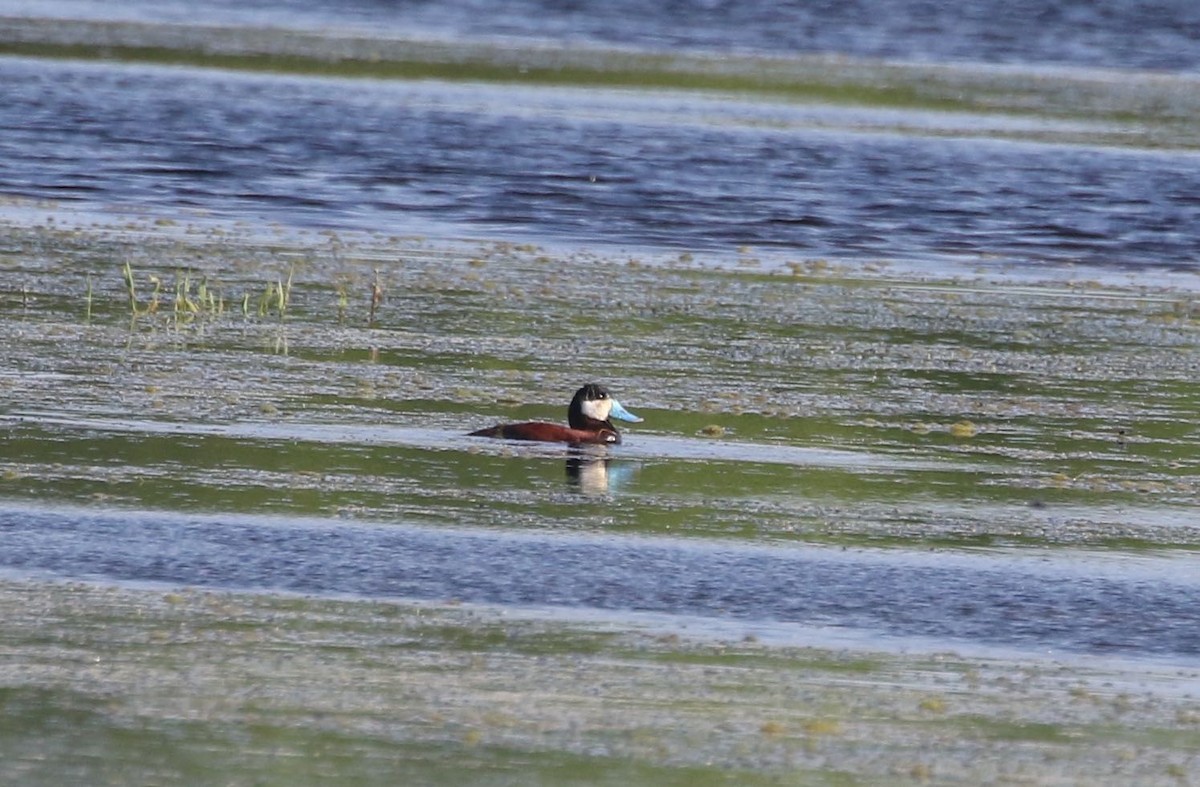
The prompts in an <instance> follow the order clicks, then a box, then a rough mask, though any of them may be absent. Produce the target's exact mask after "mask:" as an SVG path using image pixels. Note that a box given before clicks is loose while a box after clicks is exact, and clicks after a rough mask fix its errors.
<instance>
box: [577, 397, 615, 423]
mask: <svg viewBox="0 0 1200 787" xmlns="http://www.w3.org/2000/svg"><path fill="white" fill-rule="evenodd" d="M579 409H580V410H582V411H583V414H584V415H586V416H587V417H588V418H594V419H596V420H597V421H607V420H608V413H609V411H610V410H612V403H611V402H610V401H609V400H608V399H589V400H587V401H585V402H584V403H583V406H582V407H580V408H579Z"/></svg>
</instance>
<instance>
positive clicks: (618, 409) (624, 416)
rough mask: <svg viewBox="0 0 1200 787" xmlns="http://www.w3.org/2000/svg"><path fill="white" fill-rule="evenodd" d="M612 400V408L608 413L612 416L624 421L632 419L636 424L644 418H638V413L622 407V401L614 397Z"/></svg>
mask: <svg viewBox="0 0 1200 787" xmlns="http://www.w3.org/2000/svg"><path fill="white" fill-rule="evenodd" d="M610 401H612V410H610V411H609V413H608V414H609V416H610V417H611V418H619V419H621V420H622V421H630V422H632V423H635V424H636V423H637V422H638V421H641V420H642V419H641V418H638V417H637V416H636V415H634V414H633V413H631V412H629V411H628V410H626V409H625V408H624V407H622V406H621V403H620V402H618V401H617V400H616V399H612V400H610Z"/></svg>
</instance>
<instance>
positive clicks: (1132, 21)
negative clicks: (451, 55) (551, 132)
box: [0, 0, 1200, 71]
mask: <svg viewBox="0 0 1200 787" xmlns="http://www.w3.org/2000/svg"><path fill="white" fill-rule="evenodd" d="M24 14H30V15H38V16H42V15H44V16H47V17H66V18H96V19H114V18H116V19H127V20H137V21H147V20H149V21H166V22H175V23H186V24H197V23H198V24H230V25H235V26H236V25H281V26H288V27H302V28H315V29H356V30H367V31H371V32H379V31H384V32H388V33H391V34H396V35H406V36H411V35H414V34H415V35H418V36H438V37H443V38H449V39H455V38H498V37H503V38H511V39H518V40H527V41H530V40H531V41H539V40H541V41H544V40H552V41H564V40H566V41H572V42H578V43H587V44H597V43H599V44H615V45H620V46H634V47H642V48H649V49H678V48H699V49H706V50H717V51H728V50H740V51H752V52H759V53H764V52H765V53H785V54H795V53H802V52H839V53H843V54H848V55H856V56H862V57H880V58H895V59H903V60H914V59H915V60H929V61H964V62H985V63H1020V64H1028V63H1041V64H1060V65H1077V66H1103V67H1116V68H1147V69H1167V70H1183V71H1196V70H1197V69H1200V10H1197V8H1196V6H1195V4H1194V3H1191V2H1188V0H1170V1H1169V2H1159V3H1152V4H1151V3H1142V2H1135V1H1134V0H1102V1H1101V2H1087V0H1072V1H1070V2H1051V1H1050V0H1021V1H1020V2H1012V0H972V2H963V3H931V2H923V0H901V1H900V2H892V1H890V0H875V1H874V2H872V1H871V0H855V2H837V1H836V0H828V1H826V2H805V1H804V0H793V1H792V2H786V3H776V2H766V1H765V0H757V1H756V2H733V0H678V1H676V2H666V3H655V4H653V5H646V4H644V3H638V2H633V1H632V0H607V1H606V2H597V1H596V0H583V1H582V2H576V3H557V2H546V1H545V0H521V1H520V2H515V3H506V4H504V6H503V7H502V8H501V7H498V6H496V5H495V4H493V3H488V2H486V1H485V0H474V1H472V0H457V1H456V2H438V3H432V2H416V3H406V2H396V1H395V0H392V1H391V2H383V1H381V0H355V1H354V2H340V3H335V4H328V3H320V2H314V0H275V1H274V2H265V3H263V2H260V3H254V4H253V6H247V4H245V3H236V2H228V1H227V0H206V2H203V3H183V2H172V1H171V0H167V1H166V2H141V1H138V0H135V2H128V3H122V4H121V6H120V8H113V7H112V6H111V4H106V3H99V2H88V0H43V1H42V2H38V3H36V4H33V3H29V2H23V1H20V0H6V2H3V3H0V15H24Z"/></svg>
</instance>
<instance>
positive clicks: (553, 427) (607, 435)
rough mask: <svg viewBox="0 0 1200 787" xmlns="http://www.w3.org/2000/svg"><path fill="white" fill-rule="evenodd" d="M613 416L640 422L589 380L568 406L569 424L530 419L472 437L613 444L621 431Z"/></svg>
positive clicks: (475, 434) (491, 428) (490, 428)
mask: <svg viewBox="0 0 1200 787" xmlns="http://www.w3.org/2000/svg"><path fill="white" fill-rule="evenodd" d="M612 418H619V419H620V420H622V421H631V422H633V423H637V422H638V421H641V420H642V419H641V418H638V417H637V416H636V415H634V414H633V413H631V412H629V411H628V410H626V409H625V408H624V407H622V406H621V403H620V402H618V401H617V400H616V399H614V398H612V397H611V396H609V395H608V391H606V390H604V387H603V386H600V385H597V384H596V383H588V384H587V385H585V386H583V387H582V388H580V389H579V390H578V391H576V392H575V397H574V398H573V399H572V400H571V406H570V407H569V408H568V409H567V423H568V424H569V426H560V425H559V424H548V423H545V422H544V421H527V422H525V423H521V424H497V425H496V426H490V427H488V428H487V429H480V430H479V431H476V432H471V436H472V437H502V438H504V439H506V440H537V441H540V442H546V443H571V444H572V445H578V444H581V443H600V444H607V445H612V444H614V443H619V442H621V433H620V432H618V431H617V428H616V427H615V426H613V425H612V421H611V420H610V419H612Z"/></svg>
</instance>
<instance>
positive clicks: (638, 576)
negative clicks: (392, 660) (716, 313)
mask: <svg viewBox="0 0 1200 787" xmlns="http://www.w3.org/2000/svg"><path fill="white" fill-rule="evenodd" d="M0 534H3V537H4V541H5V544H7V545H8V549H9V550H10V557H9V558H8V559H7V560H6V561H5V565H6V567H7V568H9V569H15V570H17V571H21V572H37V573H49V574H52V575H58V576H64V575H65V576H76V577H96V578H103V579H106V580H114V579H115V580H124V581H128V582H156V583H168V584H170V583H176V584H185V585H189V586H197V587H216V588H221V587H235V588H249V589H255V590H260V591H274V592H290V593H307V594H317V595H323V596H361V597H366V598H405V599H414V600H423V601H434V602H440V601H445V600H448V599H457V600H460V601H467V602H475V603H480V604H493V605H494V604H500V605H507V606H512V607H514V608H516V609H520V608H522V607H554V608H560V609H562V608H581V609H592V610H623V611H632V612H658V613H669V614H671V615H677V616H685V617H687V616H694V617H696V618H697V619H700V620H703V619H705V618H714V617H715V618H716V619H718V620H722V621H729V620H731V619H732V620H734V621H741V622H742V623H743V625H745V626H746V627H747V629H746V630H747V631H753V630H754V626H755V625H756V624H767V625H770V624H772V623H780V622H786V623H787V624H790V625H791V626H792V627H793V628H794V629H795V632H796V633H795V634H793V637H794V641H797V642H800V641H803V642H806V643H811V642H812V641H813V639H814V637H813V635H812V634H811V631H812V630H813V629H819V628H821V627H833V628H836V629H845V630H847V631H852V632H853V631H864V630H869V631H873V632H875V633H876V636H877V637H878V636H882V637H883V638H884V640H883V641H885V642H886V640H887V639H889V638H894V639H895V640H897V641H899V642H907V641H909V640H918V639H925V640H932V641H940V642H946V641H951V642H972V643H978V644H980V645H992V646H993V647H997V648H1001V647H1002V648H1009V649H1026V650H1032V651H1040V652H1042V653H1059V654H1060V655H1065V654H1068V653H1070V652H1072V651H1074V652H1076V653H1093V654H1096V653H1100V654H1119V655H1127V656H1128V655H1140V656H1143V657H1144V656H1158V655H1168V656H1171V657H1172V658H1175V659H1178V658H1180V657H1187V658H1194V657H1196V656H1200V626H1198V625H1197V624H1198V623H1200V615H1198V613H1197V612H1196V610H1197V608H1198V605H1197V602H1198V601H1200V583H1198V580H1197V577H1196V575H1195V573H1194V572H1192V571H1191V570H1190V566H1187V565H1183V564H1180V563H1179V562H1178V561H1175V560H1169V559H1168V560H1155V561H1151V562H1150V563H1146V561H1141V564H1140V565H1135V566H1132V567H1129V568H1125V569H1118V570H1114V566H1113V565H1111V564H1110V565H1107V566H1106V565H1104V564H1103V563H1099V562H1095V561H1089V560H1088V559H1087V558H1086V557H1082V556H1077V555H1070V554H1067V555H1058V556H1055V557H1053V558H1051V559H1049V560H1046V559H1044V558H1041V559H1033V560H1030V559H1029V558H1022V557H1018V556H1013V555H1008V556H1004V555H995V556H975V557H969V558H964V557H955V556H952V555H945V554H937V553H932V554H929V553H927V554H924V555H921V554H905V553H899V554H897V553H890V552H871V551H864V550H855V551H853V552H849V553H847V552H846V551H845V550H840V549H839V550H830V549H820V548H807V549H805V548H789V549H781V548H775V549H772V548H763V547H755V546H748V545H735V544H725V545H712V544H705V543H694V542H693V543H689V542H687V541H679V540H677V539H646V538H636V537H635V538H623V537H619V536H614V537H588V536H573V537H563V536H562V535H528V534H526V535H513V534H505V533H487V532H472V531H462V530H454V529H446V528H438V529H423V528H410V527H403V528H402V527H382V528H381V527H377V526H375V527H362V526H355V525H354V524H352V523H344V522H336V523H329V522H323V521H319V520H318V521H307V522H306V521H303V520H284V519H279V520H270V519H264V518H260V517H255V518H245V517H240V518H237V519H222V518H182V517H177V516H171V515H133V516H130V515H128V514H103V513H98V514H95V513H91V512H88V511H83V510H77V511H71V510H53V509H47V510H38V509H29V508H16V509H12V508H9V509H0ZM466 555H469V556H470V559H464V556H466ZM724 625H728V623H725V624H724ZM874 642H875V644H877V645H878V644H879V643H880V640H879V639H876V640H874Z"/></svg>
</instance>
